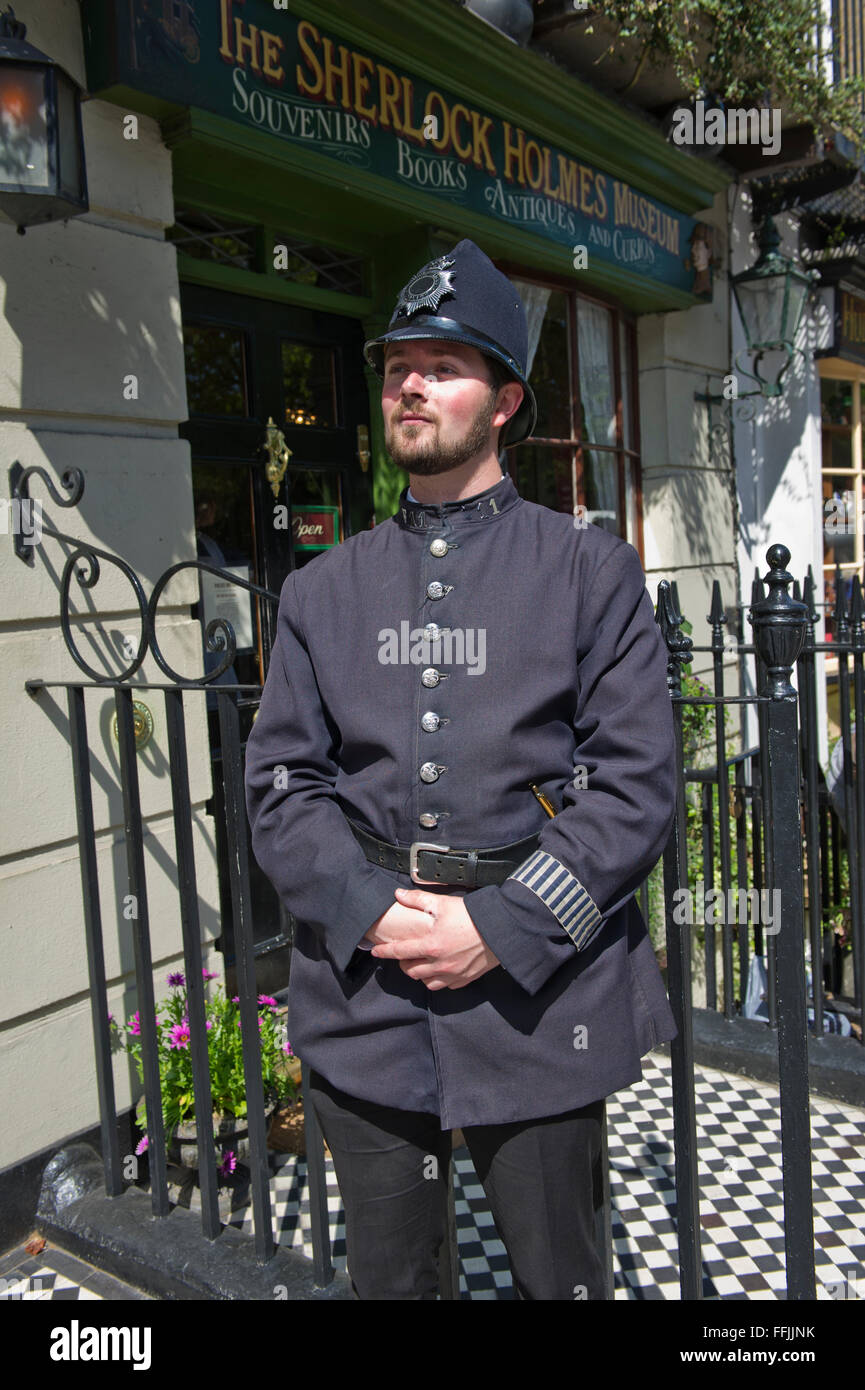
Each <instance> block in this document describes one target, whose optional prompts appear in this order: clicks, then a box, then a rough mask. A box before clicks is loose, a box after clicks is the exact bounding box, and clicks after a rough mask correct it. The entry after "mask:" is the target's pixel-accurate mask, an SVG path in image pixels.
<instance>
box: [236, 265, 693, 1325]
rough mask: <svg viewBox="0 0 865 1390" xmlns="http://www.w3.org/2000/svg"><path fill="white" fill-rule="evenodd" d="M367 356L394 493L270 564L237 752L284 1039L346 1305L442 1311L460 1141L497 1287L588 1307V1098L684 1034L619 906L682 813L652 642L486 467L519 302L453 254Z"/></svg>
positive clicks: (593, 556) (634, 611) (593, 1099)
mask: <svg viewBox="0 0 865 1390" xmlns="http://www.w3.org/2000/svg"><path fill="white" fill-rule="evenodd" d="M365 351H366V355H367V359H368V360H369V362H370V363H371V365H373V366H374V367H375V369H376V370H377V371H378V372H379V373H380V374H381V375H382V376H383V391H382V410H383V415H384V424H385V437H386V442H387V447H388V449H389V451H390V453H391V456H392V457H393V459H394V461H395V462H396V463H397V464H399V465H400V466H401V467H403V468H405V469H406V470H407V471H408V473H409V479H410V488H408V489H406V490H405V491H404V492H403V493H402V495H401V497H400V503H399V508H398V510H397V512H396V514H395V516H393V517H391V518H390V519H389V520H388V521H386V522H384V523H383V524H381V525H379V526H376V527H375V528H374V529H373V530H370V531H365V532H362V533H361V534H359V535H356V536H353V537H351V538H350V539H349V540H347V541H345V542H344V543H343V544H342V545H340V546H337V547H335V548H334V549H332V550H330V551H327V552H325V553H324V554H322V555H321V556H319V557H316V559H315V560H314V561H312V562H311V563H310V564H308V565H306V566H305V567H304V568H302V569H300V570H298V571H295V572H294V573H292V574H290V575H289V576H288V578H287V579H286V581H285V584H284V586H283V589H282V594H281V598H280V605H279V616H278V637H277V642H276V645H275V647H274V651H273V656H272V660H271V664H270V669H269V672H268V676H267V682H266V685H265V688H264V692H263V695H262V700H261V707H260V710H259V714H258V718H257V720H256V723H255V725H254V727H253V731H252V734H251V736H250V739H249V742H248V745H247V754H246V786H247V806H248V810H249V816H250V822H251V825H252V843H253V848H254V852H255V855H256V858H257V859H258V862H259V864H260V865H261V867H262V869H263V870H264V871H265V873H266V874H267V875H268V877H269V878H270V879H271V881H272V882H273V884H274V887H275V888H276V890H277V891H278V892H279V893H280V895H281V897H282V899H283V901H284V902H285V904H286V906H287V907H288V908H289V909H290V910H291V912H293V913H294V915H295V917H296V918H297V919H298V927H297V933H296V943H295V947H294V952H293V955H292V964H291V978H290V985H289V1005H288V1022H289V1037H290V1038H291V1042H292V1046H293V1048H294V1050H295V1052H296V1053H297V1054H298V1055H299V1056H301V1057H302V1058H303V1059H304V1060H305V1061H306V1062H307V1064H308V1065H309V1067H310V1069H311V1077H310V1079H311V1088H310V1089H311V1094H309V1095H308V1096H307V1103H308V1104H312V1105H314V1106H315V1109H316V1112H317V1114H318V1116H319V1118H320V1121H321V1124H322V1130H323V1133H324V1135H325V1138H326V1140H327V1143H328V1145H329V1147H330V1149H331V1152H332V1154H333V1158H334V1164H335V1168H336V1174H337V1180H338V1182H339V1187H340V1192H341V1194H342V1198H343V1202H344V1205H345V1212H346V1241H347V1256H348V1259H347V1262H348V1268H349V1273H350V1275H351V1278H352V1282H353V1287H354V1291H355V1294H356V1295H357V1296H358V1297H359V1298H363V1299H434V1298H435V1297H436V1290H437V1256H438V1249H439V1245H440V1243H441V1240H442V1237H443V1234H444V1229H445V1225H444V1223H445V1202H444V1193H445V1186H444V1184H445V1174H446V1166H445V1165H446V1162H447V1157H448V1146H449V1143H450V1131H451V1130H452V1129H454V1128H457V1127H460V1128H462V1131H463V1134H464V1136H465V1139H466V1143H467V1144H468V1147H469V1151H470V1153H471V1156H472V1161H473V1163H474V1166H475V1169H476V1171H477V1173H478V1176H479V1178H480V1180H481V1181H482V1183H483V1185H484V1188H485V1190H486V1194H487V1197H488V1199H489V1202H490V1208H491V1211H492V1214H493V1218H494V1220H495V1222H496V1226H497V1228H498V1231H499V1233H500V1235H501V1237H502V1240H503V1241H504V1244H505V1247H506V1249H507V1251H508V1257H509V1260H510V1264H511V1268H512V1271H513V1276H514V1284H515V1289H516V1296H517V1297H518V1298H525V1299H573V1298H577V1299H580V1298H589V1299H598V1298H603V1297H604V1296H605V1294H604V1287H603V1274H602V1267H601V1263H600V1260H599V1259H598V1256H597V1253H596V1250H595V1247H594V1241H593V1205H592V1168H593V1165H594V1164H595V1163H596V1161H597V1158H598V1154H599V1150H600V1137H601V1126H602V1122H603V1106H604V1097H606V1096H608V1095H609V1094H610V1093H611V1092H613V1091H616V1090H619V1089H620V1088H622V1087H626V1086H629V1085H631V1084H632V1083H633V1082H635V1081H638V1080H639V1079H640V1077H641V1075H642V1070H641V1067H640V1058H641V1057H642V1056H644V1055H645V1053H646V1052H648V1051H649V1050H650V1049H651V1048H653V1047H654V1046H655V1045H656V1044H657V1043H659V1042H662V1041H664V1040H667V1039H670V1038H672V1037H674V1036H675V1032H676V1028H675V1024H674V1021H673V1017H672V1013H671V1011H670V1007H669V1004H668V1001H667V998H666V995H665V993H664V989H663V984H662V981H661V976H660V972H659V970H658V967H657V964H656V962H655V958H654V955H653V952H652V948H651V944H650V941H649V937H648V934H647V931H646V927H645V924H644V922H643V919H642V917H641V915H640V912H639V910H638V908H637V905H636V902H635V900H634V896H633V895H634V893H635V892H636V890H637V889H638V888H639V886H640V884H641V883H642V881H643V879H644V878H645V876H646V874H647V872H648V871H649V870H650V869H651V868H652V866H653V865H654V864H655V863H656V861H657V859H658V857H659V856H660V854H661V853H662V851H663V847H664V844H665V841H666V839H667V835H668V832H669V828H670V824H671V821H672V817H673V810H674V739H673V720H672V710H671V705H670V699H669V695H668V691H667V686H666V660H665V651H664V646H663V641H662V639H661V635H660V632H659V629H658V627H657V625H656V623H655V621H654V616H653V610H652V603H651V600H650V598H649V595H648V593H647V592H646V588H645V580H644V575H643V571H642V567H641V565H640V561H639V557H638V555H637V552H636V551H635V550H634V549H633V547H632V546H630V545H629V544H627V543H626V542H625V541H623V540H621V539H619V538H617V537H615V536H612V535H610V534H609V533H607V532H606V531H603V530H601V529H600V528H598V527H595V526H591V525H587V526H583V527H579V526H578V525H576V524H575V521H574V518H573V517H572V516H570V515H563V514H561V513H558V512H553V511H551V510H549V509H547V508H545V507H541V506H537V505H535V504H534V503H531V502H527V501H525V500H523V499H522V498H520V496H519V495H518V493H517V491H516V489H515V487H514V485H513V483H512V481H511V479H510V477H508V476H507V475H503V474H502V470H501V466H500V464H499V461H498V450H499V448H500V447H501V445H502V444H503V443H505V442H509V443H514V442H516V441H518V440H520V439H524V438H525V437H526V436H528V435H529V434H531V432H532V429H533V426H534V423H535V418H536V410H535V400H534V396H533V394H532V391H531V388H530V387H529V384H528V381H527V380H526V356H527V331H526V318H525V312H524V309H523V306H522V303H521V301H520V298H519V295H518V294H517V292H516V290H515V288H514V286H513V285H512V284H511V283H510V281H509V280H507V279H506V278H505V277H504V276H503V275H501V274H500V272H498V271H497V270H496V269H495V267H494V266H493V264H492V262H491V261H490V260H489V259H488V258H487V257H486V256H485V255H484V254H483V252H482V251H480V249H479V248H478V247H477V246H475V245H474V243H472V242H471V241H462V242H460V243H459V245H458V246H456V247H455V248H454V250H453V251H452V252H450V253H449V254H448V255H445V256H441V257H438V258H437V259H435V260H433V261H432V262H430V263H429V265H427V266H425V267H423V269H422V270H421V271H419V272H418V274H417V275H415V276H414V277H413V278H412V280H410V281H409V283H408V284H407V285H406V286H405V288H404V289H403V290H402V291H401V293H400V297H399V302H398V304H397V306H396V309H395V311H394V315H393V318H392V319H391V323H390V328H389V331H388V332H386V333H385V334H383V335H382V336H381V337H380V338H377V339H375V340H373V341H371V342H369V343H367V345H366V349H365ZM500 434H501V438H499V435H500ZM532 783H534V784H535V785H536V787H537V788H538V789H539V791H540V792H541V794H542V796H543V797H544V798H545V799H546V800H547V801H548V803H551V806H550V809H552V810H554V811H555V812H556V814H555V815H554V816H551V815H550V814H549V810H548V809H545V807H544V805H543V803H542V801H540V800H539V799H538V797H537V796H536V794H535V793H534V792H533V791H532V790H531V785H530V784H532Z"/></svg>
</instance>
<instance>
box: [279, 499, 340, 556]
mask: <svg viewBox="0 0 865 1390" xmlns="http://www.w3.org/2000/svg"><path fill="white" fill-rule="evenodd" d="M291 534H292V539H293V540H294V548H295V550H330V549H331V548H332V547H333V546H335V545H339V507H292V509H291Z"/></svg>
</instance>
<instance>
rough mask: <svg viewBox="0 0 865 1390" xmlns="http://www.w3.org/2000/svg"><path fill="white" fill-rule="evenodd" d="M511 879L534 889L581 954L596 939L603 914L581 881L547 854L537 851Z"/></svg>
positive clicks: (543, 851) (516, 870)
mask: <svg viewBox="0 0 865 1390" xmlns="http://www.w3.org/2000/svg"><path fill="white" fill-rule="evenodd" d="M508 877H509V878H512V879H515V880H516V882H517V883H524V884H525V885H526V887H527V888H531V890H532V892H533V893H535V894H536V895H537V897H539V898H540V900H541V902H542V903H545V904H546V906H547V907H548V908H549V909H550V911H551V912H552V913H553V914H554V916H555V917H556V919H557V920H558V922H559V924H560V926H562V927H563V928H564V930H565V931H566V932H567V934H568V936H569V937H570V938H571V941H572V942H573V943H574V945H575V946H576V948H577V950H578V951H581V950H582V949H583V947H584V946H588V944H589V942H590V941H591V940H592V939H593V938H594V937H595V936H596V935H597V933H598V931H599V930H600V927H601V914H600V911H599V910H598V908H597V906H596V904H595V903H594V901H593V900H592V898H591V897H590V896H589V894H588V893H587V892H586V890H585V888H584V887H583V885H582V884H581V883H580V881H579V879H577V878H574V876H573V874H572V873H570V872H569V871H568V870H567V869H566V868H565V866H564V864H560V863H559V861H558V859H554V858H553V856H552V855H551V854H547V852H546V851H545V850H542V849H536V850H535V852H534V854H532V855H530V856H529V858H528V859H526V860H525V862H524V863H522V864H521V865H520V866H519V868H518V869H515V870H514V872H513V873H512V874H509V875H508Z"/></svg>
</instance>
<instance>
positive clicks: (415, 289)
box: [363, 241, 537, 445]
mask: <svg viewBox="0 0 865 1390" xmlns="http://www.w3.org/2000/svg"><path fill="white" fill-rule="evenodd" d="M443 301H444V303H443ZM442 304H443V307H442V308H441V309H440V307H439V306H440V305H442ZM403 338H444V339H450V340H451V341H452V342H456V343H467V344H468V345H469V346H470V347H474V348H477V349H478V351H479V352H483V353H485V354H486V356H487V357H495V358H496V359H497V360H498V361H499V362H501V363H502V364H503V365H504V366H505V367H506V368H507V370H508V371H509V372H510V374H511V376H512V377H513V379H514V381H518V382H519V384H520V386H522V388H523V399H522V401H521V402H520V404H519V406H518V408H517V410H516V411H515V412H514V414H513V415H512V416H511V418H510V420H508V421H507V423H506V424H505V425H504V426H503V427H502V432H501V436H500V443H501V444H502V445H505V444H518V443H519V441H520V440H521V439H526V438H527V437H528V435H530V434H531V433H532V431H533V430H534V427H535V421H536V420H537V405H536V402H535V396H534V392H533V391H532V388H531V386H529V383H528V381H527V379H526V358H527V356H528V327H527V324H526V311H525V309H524V308H523V302H522V300H521V299H520V296H519V294H518V293H517V291H516V288H515V287H514V286H513V285H512V284H511V282H510V280H508V278H507V277H506V276H505V275H502V273H501V271H500V270H496V268H495V266H494V265H493V263H492V261H491V260H490V258H489V256H486V255H484V253H483V251H482V250H481V249H480V247H479V246H475V244H474V242H473V241H461V242H460V243H459V244H458V245H457V246H455V247H454V249H453V251H449V252H448V253H447V254H446V255H444V256H437V257H436V259H435V260H432V261H429V262H428V263H427V265H425V266H423V268H422V269H421V270H419V271H417V273H416V274H415V275H413V276H412V278H411V279H410V280H409V282H408V284H407V285H404V286H403V288H402V289H401V290H400V292H399V299H398V300H397V305H396V308H395V309H394V311H393V315H392V316H391V321H390V324H389V325H388V331H387V332H386V333H383V334H382V335H381V337H379V338H371V339H370V341H369V342H368V343H365V344H364V349H363V351H364V356H365V357H366V360H367V362H368V363H369V365H370V366H371V367H372V368H373V370H374V371H376V372H377V373H378V375H379V376H384V348H385V344H386V343H394V342H398V341H399V340H400V339H403Z"/></svg>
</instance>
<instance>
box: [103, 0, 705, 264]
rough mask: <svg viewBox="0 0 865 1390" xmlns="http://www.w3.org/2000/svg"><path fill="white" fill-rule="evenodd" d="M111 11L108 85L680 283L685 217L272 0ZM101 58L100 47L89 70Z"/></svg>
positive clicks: (142, 2) (134, 5)
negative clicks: (207, 114) (206, 114)
mask: <svg viewBox="0 0 865 1390" xmlns="http://www.w3.org/2000/svg"><path fill="white" fill-rule="evenodd" d="M100 9H101V10H102V13H103V14H104V13H105V11H104V8H102V7H101V6H97V7H96V11H95V12H96V13H98V12H99V10H100ZM166 15H169V16H170V17H169V18H166ZM114 17H115V20H116V24H117V27H116V29H115V31H114V32H115V33H116V35H117V47H116V49H115V51H114V53H113V54H112V55H111V56H110V57H108V65H109V67H110V68H111V69H112V72H111V74H110V76H109V74H108V73H106V74H105V76H106V78H107V79H108V81H114V82H120V83H124V84H128V85H129V86H131V87H135V88H137V89H139V90H141V89H144V90H146V91H148V92H150V93H151V94H152V95H154V96H158V97H162V98H163V99H165V100H168V101H172V102H177V103H182V104H184V105H189V106H198V107H201V108H203V109H205V110H209V111H213V112H215V113H216V114H218V115H221V116H226V117H228V118H229V119H231V120H235V121H239V122H242V123H243V124H246V125H249V126H251V127H253V128H255V129H257V130H260V131H263V132H267V133H270V134H272V135H274V136H276V137H277V138H278V139H282V140H288V141H292V142H293V143H296V144H300V145H303V146H305V147H307V148H310V149H312V150H314V151H315V152H316V153H318V154H321V155H325V156H328V157H330V158H332V159H338V160H340V161H342V162H343V163H345V164H348V165H351V166H354V167H356V168H357V169H358V170H363V171H366V172H368V173H371V174H377V175H379V176H380V177H382V178H385V179H387V180H388V181H389V182H391V183H396V184H398V185H401V186H403V187H406V188H411V189H414V190H418V191H421V192H424V193H427V194H431V195H433V196H434V197H436V198H442V199H447V200H448V201H449V202H450V203H453V204H455V205H456V206H457V207H459V206H462V207H465V208H467V209H470V210H472V211H473V212H476V213H482V214H485V215H486V216H489V217H494V218H498V219H500V220H501V221H503V222H506V223H508V224H510V225H511V226H514V227H517V228H519V229H521V230H523V231H526V232H532V233H534V234H535V235H537V236H541V237H544V238H546V239H547V240H553V241H556V242H559V243H561V244H564V245H567V246H569V247H573V246H575V245H583V246H585V247H586V248H587V250H588V254H589V257H590V258H591V257H595V256H596V257H598V259H600V260H603V261H607V262H611V263H613V264H616V265H619V266H621V267H622V268H624V269H628V270H630V271H632V272H634V273H636V274H641V275H645V276H647V277H648V278H651V279H652V280H654V281H661V282H663V283H664V284H667V285H670V286H672V287H674V288H677V289H682V290H690V289H691V288H692V285H693V270H692V268H691V266H690V245H689V242H690V237H691V234H692V232H693V230H694V226H695V223H694V220H693V219H692V218H690V217H686V216H683V215H682V214H681V213H678V212H676V211H674V210H673V209H672V208H669V207H667V206H665V205H664V204H663V203H660V202H658V201H657V200H655V199H654V198H649V197H646V196H645V195H643V194H641V193H638V192H636V191H635V190H634V189H633V188H631V187H630V186H629V185H628V184H626V183H623V182H622V181H621V180H620V179H615V178H613V177H612V176H611V175H609V174H606V173H604V172H603V171H601V170H599V169H597V168H595V167H594V166H592V165H590V164H586V163H584V162H583V161H581V160H579V159H575V158H574V157H573V156H571V155H569V154H566V153H564V152H563V151H561V150H559V149H556V148H555V147H552V146H550V145H548V144H546V143H545V142H544V141H542V140H540V139H536V138H534V137H533V136H532V135H531V133H530V132H527V131H525V130H523V129H522V128H521V127H520V126H518V125H516V124H515V123H512V122H510V121H508V120H505V119H503V118H501V117H498V116H492V115H488V114H486V113H485V112H483V111H481V110H478V109H477V108H476V107H475V106H473V105H472V104H471V102H470V101H464V100H462V99H461V98H459V97H457V96H455V95H454V94H452V93H450V92H448V91H447V90H446V89H444V88H442V87H432V86H430V85H429V84H428V83H426V82H424V81H422V80H421V79H420V78H418V77H417V76H414V75H409V74H408V73H406V72H403V71H401V70H399V69H396V68H394V67H391V66H390V65H389V64H388V63H386V62H382V61H379V60H378V59H377V58H376V57H374V56H373V55H371V54H369V53H367V52H363V51H361V50H358V49H355V48H351V47H349V46H348V45H347V44H344V43H341V42H340V41H339V39H338V38H336V37H334V36H332V35H329V34H326V33H324V32H323V31H322V30H321V29H319V28H317V27H316V25H315V24H313V23H311V22H310V21H309V20H307V19H300V20H299V19H298V18H297V17H296V16H294V15H292V14H291V13H289V12H288V11H285V10H281V9H275V8H274V6H273V4H272V3H270V0H195V3H182V4H180V5H174V6H171V7H169V6H153V5H152V4H151V5H148V4H147V3H146V0H130V3H129V5H128V7H127V6H126V5H120V6H118V7H117V10H116V11H115V12H114ZM90 41H91V44H92V46H93V47H94V48H95V49H96V50H97V52H98V50H99V48H100V46H101V44H102V43H104V42H105V39H103V38H101V37H100V36H98V35H97V34H96V33H95V31H94V28H91V31H90ZM106 56H107V55H106V54H105V53H104V51H103V52H101V53H98V56H97V62H96V66H97V67H98V66H99V64H100V60H101V61H102V62H104V60H105V58H106ZM429 117H432V118H433V119H432V120H429V119H428V118H429ZM425 125H426V132H425V129H424V127H425ZM686 262H689V263H688V264H687V265H686Z"/></svg>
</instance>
